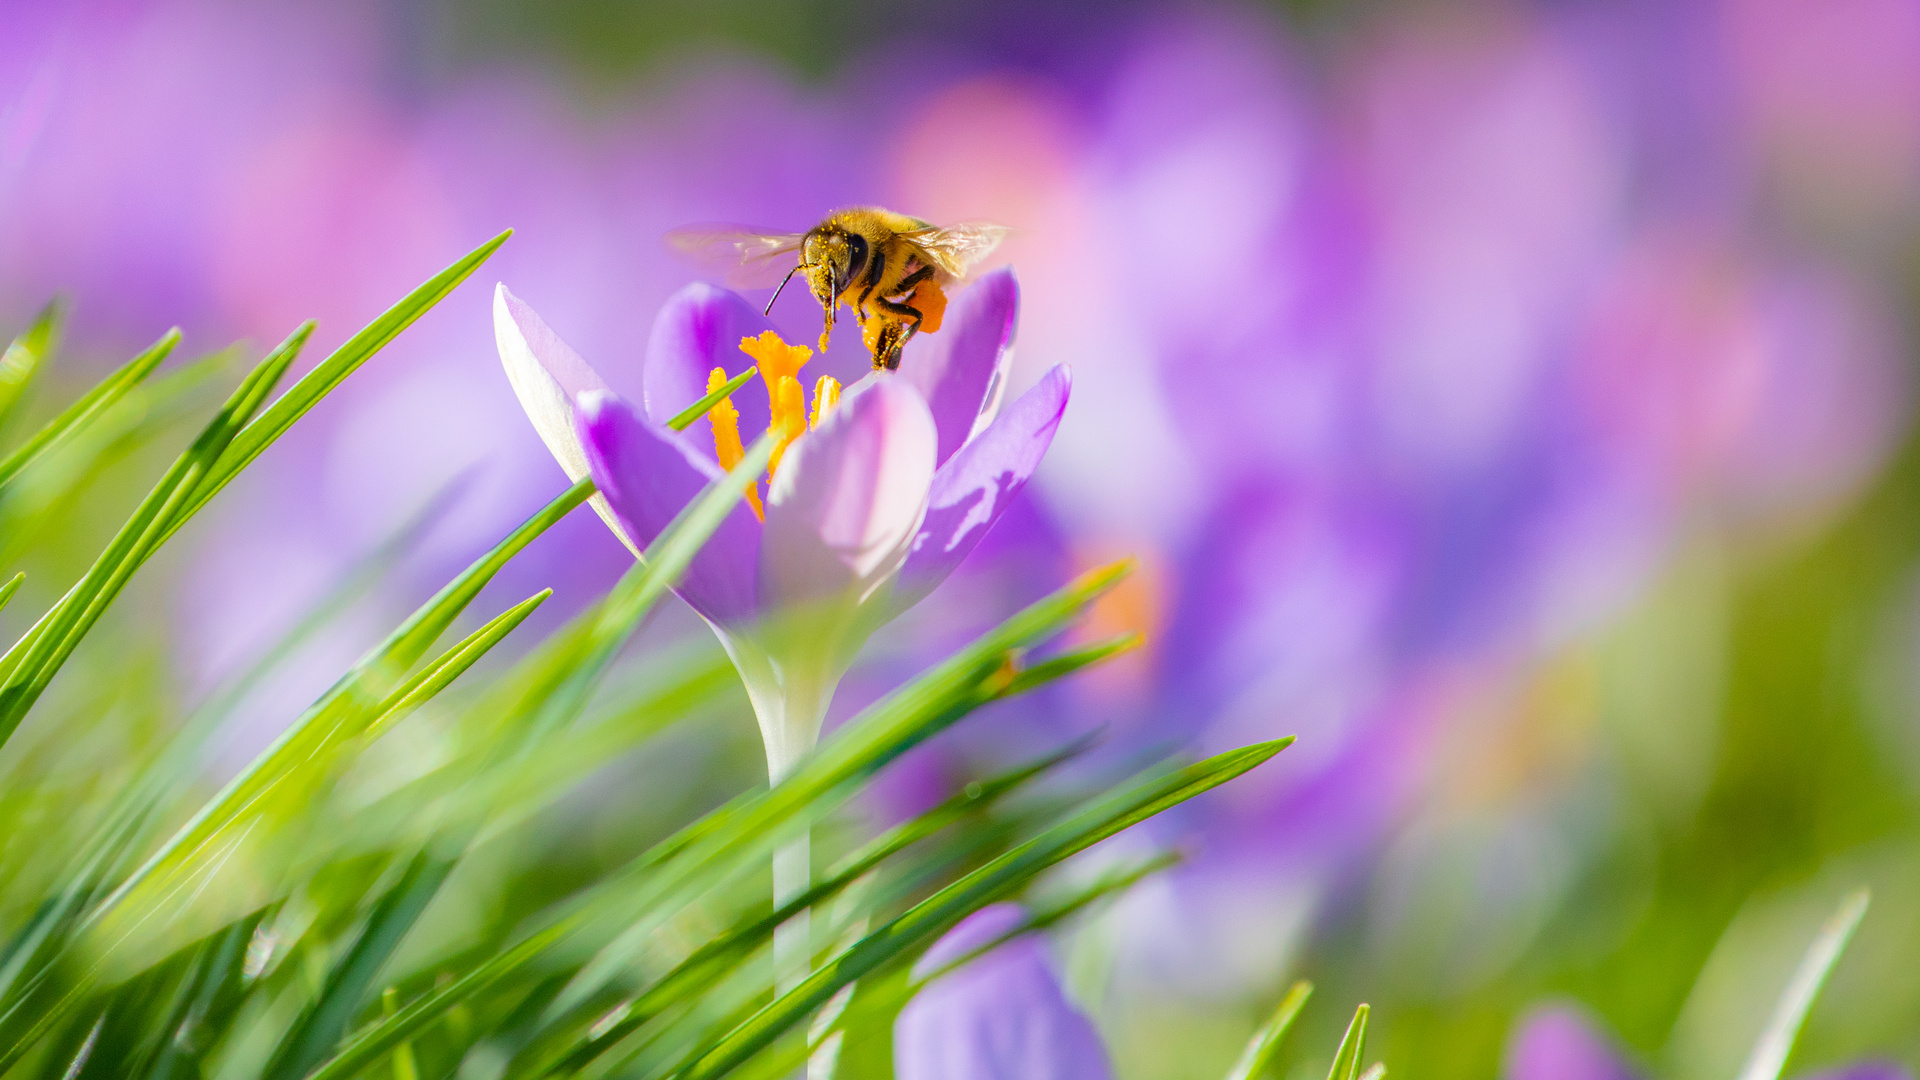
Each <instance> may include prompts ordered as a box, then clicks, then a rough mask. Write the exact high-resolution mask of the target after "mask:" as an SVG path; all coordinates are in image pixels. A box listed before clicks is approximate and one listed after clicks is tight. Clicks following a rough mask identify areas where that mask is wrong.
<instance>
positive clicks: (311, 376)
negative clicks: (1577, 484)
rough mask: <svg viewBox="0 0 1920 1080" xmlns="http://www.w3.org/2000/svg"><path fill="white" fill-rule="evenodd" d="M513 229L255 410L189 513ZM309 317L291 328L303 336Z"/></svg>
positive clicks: (476, 265)
mask: <svg viewBox="0 0 1920 1080" xmlns="http://www.w3.org/2000/svg"><path fill="white" fill-rule="evenodd" d="M512 235H513V230H512V229H508V230H506V231H504V232H502V233H501V234H500V235H498V236H496V237H494V238H493V239H491V240H488V241H487V242H486V243H484V244H481V245H480V246H479V247H477V248H474V249H473V250H472V251H470V252H468V253H467V254H466V255H464V256H462V257H461V258H460V259H459V260H458V261H456V262H455V263H454V264H453V265H452V266H449V267H447V268H446V269H445V270H442V271H440V272H439V273H438V274H435V275H434V276H433V277H431V278H429V279H427V281H426V282H425V283H424V284H422V285H421V286H420V287H419V288H416V289H414V290H413V291H412V292H410V293H408V294H407V295H406V297H405V298H403V299H402V300H401V301H400V302H399V303H397V304H395V305H393V306H392V307H390V308H388V309H387V310H386V311H385V312H384V313H382V314H381V315H380V317H379V318H377V319H375V320H373V322H371V323H368V324H367V326H366V327H365V328H363V329H362V330H361V331H360V332H359V333H357V334H355V335H353V337H351V338H348V339H347V342H346V344H344V345H342V346H340V347H339V348H338V349H335V350H334V351H333V355H331V356H329V357H327V358H326V359H325V360H322V361H321V362H320V363H319V364H318V365H317V366H316V367H315V368H314V369H313V370H312V371H309V372H308V373H307V374H306V375H305V376H304V377H303V378H301V379H300V381H299V382H297V383H295V384H293V386H292V387H290V388H289V389H288V390H287V392H286V393H285V394H283V395H282V396H281V397H280V399H279V400H278V401H275V402H274V403H273V404H272V405H271V406H269V407H268V408H267V409H266V411H265V412H262V413H261V414H260V417H259V419H257V420H255V421H254V422H253V423H251V424H248V425H247V427H246V429H245V430H244V431H242V432H240V434H239V435H238V436H236V437H235V438H234V440H233V447H232V450H231V452H230V453H228V454H227V455H226V456H225V457H223V458H222V459H221V461H220V463H219V465H218V466H217V467H216V468H215V469H214V470H213V472H212V474H211V475H210V476H209V477H208V479H207V483H206V484H205V485H204V487H203V490H202V492H201V493H200V495H199V496H198V497H197V498H196V501H195V502H194V503H192V504H191V505H190V506H189V507H188V508H187V514H188V515H189V516H190V515H191V514H192V513H193V512H194V511H196V510H198V509H199V508H200V507H201V506H202V505H204V504H205V503H206V501H207V500H208V499H211V498H213V497H214V496H215V495H217V494H219V493H220V490H221V489H222V488H224V487H226V486H227V484H229V483H231V482H232V480H233V478H234V477H235V476H238V475H239V474H240V470H242V469H244V468H246V467H247V466H248V465H250V464H252V463H253V459H255V458H257V457H259V456H260V455H261V453H262V452H264V451H265V450H266V449H267V447H269V446H272V445H273V444H274V442H275V441H276V440H278V439H279V438H280V436H282V435H284V434H286V433H287V430H288V429H289V428H291V427H293V425H294V423H295V421H297V420H299V419H300V418H301V417H303V416H305V415H306V414H307V412H308V411H309V410H311V409H312V408H313V407H314V406H315V405H317V404H319V403H320V401H321V399H322V398H325V397H326V396H327V395H328V394H330V393H332V392H333V390H334V388H335V387H337V386H339V385H340V384H341V383H342V382H343V381H345V380H346V378H347V376H349V375H352V374H353V373H354V372H355V371H358V370H359V369H360V365H362V364H364V363H366V362H367V360H368V359H370V358H371V357H372V356H373V354H374V353H377V352H379V351H380V350H381V349H383V348H385V347H386V345H387V344H388V343H389V342H391V341H392V340H393V339H394V338H395V337H398V336H399V334H400V332H401V331H402V330H405V329H406V328H407V327H409V326H412V325H413V323H414V321H415V320H417V319H419V318H420V316H422V315H424V314H426V313H427V311H428V310H429V309H430V308H432V307H433V306H434V305H435V304H438V303H439V302H440V301H441V300H443V299H445V298H446V296H447V294H448V293H451V292H452V291H453V290H454V289H455V288H457V287H458V286H459V285H460V283H461V282H463V281H465V280H466V279H467V277H468V276H469V275H471V274H472V273H473V272H474V271H475V270H477V269H479V268H480V264H481V263H483V262H486V261H487V259H488V258H490V257H491V256H492V255H493V253H494V252H495V251H497V250H499V248H500V245H501V244H504V243H506V242H507V238H508V237H510V236H512ZM311 327H312V324H311V323H308V324H307V325H306V326H303V327H302V328H301V330H298V331H295V333H296V334H300V335H302V336H303V337H304V334H305V332H306V331H309V330H310V329H311Z"/></svg>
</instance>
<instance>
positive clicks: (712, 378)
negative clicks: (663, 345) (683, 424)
mask: <svg viewBox="0 0 1920 1080" xmlns="http://www.w3.org/2000/svg"><path fill="white" fill-rule="evenodd" d="M725 385H727V369H726V368H714V369H713V370H712V371H710V372H708V373H707V393H709V394H711V393H713V392H714V391H716V390H718V389H720V388H721V387H723V386H725ZM707 418H708V419H709V420H711V421H712V423H713V456H714V457H715V458H716V459H717V460H718V461H719V462H720V467H721V468H723V469H732V468H733V467H734V466H735V465H738V464H740V459H741V458H743V457H745V456H746V454H747V451H746V447H744V446H742V445H741V444H740V410H739V409H736V408H734V407H733V397H732V395H728V396H727V397H723V398H721V399H720V400H719V401H718V402H717V403H715V405H714V406H713V408H711V409H709V410H707ZM747 505H748V506H751V507H753V516H754V517H757V518H759V519H760V520H761V521H765V520H767V511H766V508H765V507H763V506H761V505H760V481H758V480H755V481H753V482H752V483H750V484H748V485H747Z"/></svg>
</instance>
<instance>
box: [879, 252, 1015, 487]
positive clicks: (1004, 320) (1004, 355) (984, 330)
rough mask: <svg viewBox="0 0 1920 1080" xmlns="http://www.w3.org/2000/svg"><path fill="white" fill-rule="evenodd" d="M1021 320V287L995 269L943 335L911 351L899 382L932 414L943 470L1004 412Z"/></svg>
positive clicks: (967, 295) (953, 311) (960, 305)
mask: <svg viewBox="0 0 1920 1080" xmlns="http://www.w3.org/2000/svg"><path fill="white" fill-rule="evenodd" d="M1019 319H1020V283H1019V282H1017V281H1015V280H1014V277H1013V270H1012V269H1010V268H1009V269H1001V270H995V271H994V272H993V273H991V274H987V275H986V276H984V277H982V278H981V279H980V280H979V281H977V282H975V283H974V284H973V285H972V287H970V288H968V289H967V290H966V291H965V292H962V293H961V294H960V295H959V296H958V297H957V298H955V299H954V301H953V306H952V307H951V308H949V309H948V310H947V317H946V320H945V324H944V326H943V328H942V330H941V332H939V333H937V334H928V335H924V336H922V337H917V338H915V339H914V340H913V342H912V345H911V346H910V347H909V349H908V352H909V353H910V355H909V356H908V357H907V358H906V361H905V362H904V363H902V364H901V365H900V377H901V378H904V379H906V380H907V381H908V382H909V383H911V384H912V385H913V386H914V387H916V388H917V389H918V390H919V391H920V396H922V397H924V398H926V399H927V408H929V409H931V410H933V423H934V426H935V427H937V428H939V429H940V454H939V457H938V459H937V461H938V463H939V464H940V465H945V464H946V463H947V459H949V458H951V457H953V455H954V453H955V452H956V451H958V450H959V449H960V447H962V446H964V445H965V444H966V441H967V440H968V439H969V438H971V437H972V436H973V435H974V433H975V432H977V431H979V430H981V429H983V428H985V427H986V426H987V425H988V424H990V423H992V422H993V418H994V416H995V415H996V414H997V413H999V411H1000V399H1001V398H1002V397H1003V396H1004V395H1005V394H1006V387H1007V369H1008V368H1009V367H1011V366H1012V365H1013V332H1014V328H1015V327H1016V326H1017V325H1018V323H1019ZM915 346H917V348H916V347H915Z"/></svg>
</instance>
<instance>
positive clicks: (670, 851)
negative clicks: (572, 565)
mask: <svg viewBox="0 0 1920 1080" xmlns="http://www.w3.org/2000/svg"><path fill="white" fill-rule="evenodd" d="M758 445H760V444H756V446H758ZM754 456H755V455H754V453H753V452H752V451H750V452H749V456H748V460H747V461H743V462H742V464H741V465H739V466H737V467H736V468H735V470H734V472H735V475H736V477H750V476H753V475H757V474H758V470H759V468H761V467H762V466H761V465H759V464H756V463H755V461H754V460H753V459H754ZM739 483H740V489H739V490H742V491H744V488H745V481H744V479H742V480H740V481H739ZM1126 572H1127V567H1126V566H1125V565H1124V564H1115V565H1113V566H1108V567H1103V568H1101V569H1098V570H1094V571H1091V572H1089V573H1087V574H1083V575H1081V576H1080V577H1079V578H1077V579H1075V580H1074V581H1073V582H1071V583H1069V584H1068V585H1067V586H1065V587H1064V588H1062V589H1060V590H1058V591H1057V592H1055V593H1054V594H1052V595H1051V596H1048V597H1045V598H1043V599H1041V600H1039V601H1037V602H1035V603H1034V604H1032V605H1030V606H1029V607H1027V608H1026V609H1025V610H1023V611H1021V612H1019V613H1018V614H1016V615H1014V616H1013V617H1012V618H1010V619H1008V620H1007V621H1006V622H1004V623H1002V624H1001V625H1000V626H999V627H997V628H995V629H994V630H992V631H990V632H989V633H987V634H985V635H983V636H982V637H981V638H979V639H978V640H976V641H975V642H974V643H973V644H972V645H970V646H968V647H967V648H965V649H962V650H961V651H960V652H958V653H956V654H954V655H953V656H951V657H948V658H947V659H946V660H945V661H943V662H942V663H941V664H939V665H937V666H935V667H934V668H933V669H932V670H930V671H928V672H925V673H924V674H922V675H921V676H920V677H919V678H917V679H915V680H913V681H912V682H910V683H909V684H908V685H907V686H905V687H903V688H902V689H900V690H899V691H896V692H895V693H893V694H891V695H889V696H888V697H887V698H886V699H884V700H882V701H881V702H879V703H877V704H876V705H874V706H873V707H871V708H870V709H868V710H867V711H866V712H865V713H863V714H862V716H861V717H859V718H857V719H856V720H854V721H853V722H851V723H850V724H848V725H847V726H846V727H845V728H843V729H842V730H841V731H840V732H839V733H837V734H836V736H835V737H834V739H832V740H831V741H829V742H828V743H827V744H826V746H824V747H823V748H822V751H821V752H820V753H818V754H815V755H814V756H813V758H811V759H810V760H809V761H808V762H807V764H805V765H803V766H802V767H801V768H800V769H799V770H798V771H796V772H795V773H794V775H793V776H791V777H789V778H788V779H787V780H786V781H785V782H784V783H782V784H780V786H779V787H777V788H775V789H773V790H772V791H768V792H764V793H762V794H760V795H758V796H756V797H753V798H751V799H747V800H743V801H739V802H736V803H734V804H731V805H729V806H727V807H723V808H722V809H720V810H718V811H715V812H714V813H712V814H709V815H708V816H706V817H704V818H702V819H701V820H700V821H698V822H696V823H694V824H693V825H691V826H689V827H687V828H686V829H683V830H681V831H680V832H679V833H676V834H674V836H672V837H669V838H668V839H667V840H665V841H662V842H661V843H660V844H658V845H656V846H655V847H654V848H652V849H650V850H649V851H647V852H646V853H644V854H642V855H641V856H640V857H639V858H637V859H635V860H634V861H633V862H632V863H630V864H629V865H628V867H627V869H626V870H624V871H622V872H621V873H618V874H615V875H613V876H611V877H609V878H608V879H606V880H605V881H603V882H602V883H601V884H600V885H599V886H598V887H597V888H596V889H595V890H594V891H592V892H591V893H590V894H589V895H588V896H587V897H585V898H583V899H582V900H580V901H578V902H577V903H575V904H573V905H571V906H569V907H568V908H567V909H566V910H565V911H563V912H562V913H561V914H560V915H559V916H557V917H556V918H554V919H553V920H552V921H550V922H548V923H546V924H545V925H544V926H541V927H540V928H538V929H536V930H533V931H531V932H530V933H528V934H527V935H526V936H524V937H522V938H520V939H518V940H517V941H516V942H515V943H514V944H512V945H510V946H508V947H507V948H505V949H503V950H501V951H500V952H498V953H496V954H494V955H493V956H491V957H489V958H487V959H486V960H484V961H483V962H481V963H479V964H478V965H476V966H475V967H473V968H472V969H470V970H469V971H468V972H467V973H466V974H464V975H462V976H461V977H459V978H458V979H456V980H455V981H454V982H453V983H451V984H449V985H447V986H444V987H440V988H437V989H435V990H434V991H433V992H431V993H428V994H426V995H423V996H422V997H420V998H418V999H416V1000H415V1001H413V1002H411V1003H409V1004H408V1005H407V1006H406V1007H405V1008H403V1009H401V1010H400V1011H399V1012H398V1013H396V1014H394V1015H393V1016H392V1017H390V1018H387V1019H383V1020H381V1021H378V1022H376V1023H374V1024H371V1025H369V1026H368V1027H366V1028H364V1029H362V1030H361V1031H360V1032H358V1033H356V1034H355V1035H354V1036H352V1038H350V1039H349V1040H348V1042H347V1043H346V1044H345V1045H344V1046H343V1047H342V1048H341V1049H340V1051H339V1052H338V1053H336V1054H335V1056H334V1057H333V1058H331V1059H330V1060H328V1061H327V1062H326V1063H325V1064H323V1065H321V1066H320V1067H319V1068H318V1069H317V1070H315V1071H314V1073H313V1074H312V1076H311V1077H310V1078H309V1080H344V1078H346V1077H351V1076H353V1075H355V1074H356V1073H358V1072H359V1071H360V1070H361V1069H363V1068H365V1067H367V1066H368V1065H370V1064H372V1063H373V1062H375V1061H378V1060H379V1059H380V1058H381V1056H382V1055H384V1054H386V1053H387V1052H389V1051H390V1050H392V1049H393V1048H394V1047H396V1046H398V1045H399V1044H400V1043H402V1042H405V1041H407V1040H409V1039H412V1038H414V1037H415V1036H416V1035H418V1034H419V1033H420V1032H421V1031H422V1030H424V1029H425V1028H426V1027H427V1026H428V1025H430V1024H432V1023H434V1022H436V1021H437V1020H439V1019H440V1018H441V1017H442V1016H443V1015H445V1014H446V1013H447V1012H448V1010H450V1009H452V1008H454V1007H455V1006H457V1005H459V1004H461V1003H462V1002H464V1001H466V1000H468V999H469V998H471V997H473V996H474V995H476V994H478V993H480V992H481V991H483V990H485V989H487V988H488V987H490V986H493V985H494V984H496V983H498V982H499V981H501V980H503V979H505V978H507V977H508V976H510V975H512V974H514V973H515V972H518V971H521V970H523V969H525V968H526V967H527V966H528V965H531V964H533V963H534V962H536V961H537V960H539V958H540V957H542V956H544V955H546V954H547V953H548V951H550V950H551V949H553V948H555V947H557V946H559V945H560V944H561V943H563V942H566V941H569V940H571V939H573V938H574V937H576V936H577V935H579V934H581V933H582V932H583V930H584V929H585V928H587V927H590V926H593V925H597V924H598V922H599V921H601V920H602V919H611V920H612V921H614V922H616V923H631V924H632V925H633V926H641V927H642V928H644V922H645V920H642V921H641V923H633V920H634V919H635V918H636V917H637V916H638V914H639V913H641V912H645V911H649V910H655V909H660V908H666V907H671V906H672V905H669V904H664V903H662V902H661V901H662V898H663V897H666V896H669V895H670V894H671V893H672V891H673V890H677V889H684V890H689V891H697V890H698V888H699V886H701V885H702V884H706V883H708V882H710V881H712V880H714V879H715V877H716V875H718V874H719V873H720V871H717V870H716V871H713V872H712V873H709V874H707V875H704V876H703V875H702V874H701V873H699V872H698V871H697V870H695V869H689V867H710V866H723V865H724V866H730V867H735V868H737V867H740V866H746V865H755V866H757V865H759V863H760V862H761V861H762V859H763V856H766V855H767V854H768V853H770V852H771V851H772V848H773V846H774V845H775V844H777V843H778V842H779V840H780V839H781V837H782V836H783V835H784V834H783V833H782V832H781V831H780V825H781V823H783V822H786V821H787V820H788V819H790V818H792V817H793V816H794V815H796V814H798V813H800V812H801V811H802V810H804V809H806V808H808V807H809V806H812V805H815V804H819V803H825V802H829V801H831V798H832V797H833V796H834V795H835V794H836V793H842V792H844V793H847V794H850V793H851V789H852V787H853V786H855V785H856V784H857V782H858V781H860V780H863V779H864V778H865V777H867V776H870V775H872V773H874V772H876V771H878V769H880V768H881V767H882V766H884V765H885V764H886V763H887V762H888V761H891V760H893V758H895V757H897V756H898V755H900V754H902V753H905V752H906V751H907V750H908V749H910V748H912V747H913V746H915V745H918V744H919V743H920V742H922V741H924V740H925V739H927V738H930V737H931V736H932V735H934V734H936V733H938V732H939V731H941V730H944V729H945V728H946V727H947V726H950V725H951V724H952V723H953V722H954V721H956V720H957V719H958V718H959V717H960V716H962V715H964V714H965V713H966V712H967V711H969V710H970V709H972V708H973V707H975V706H977V705H978V704H981V703H982V702H985V701H989V700H993V699H994V698H995V697H996V696H997V694H998V692H999V691H1001V690H1003V689H1004V688H1005V685H1006V681H1007V679H1008V678H1010V677H1011V676H1010V675H1004V674H1003V672H1004V671H1005V669H1006V665H1007V662H1008V659H1009V657H1010V656H1011V654H1012V653H1013V651H1014V650H1016V649H1019V648H1023V647H1026V646H1029V645H1032V644H1035V643H1037V642H1040V641H1044V640H1046V639H1047V638H1049V637H1051V636H1053V635H1054V634H1056V633H1058V632H1059V631H1060V630H1061V629H1063V628H1064V627H1065V626H1066V625H1067V624H1068V623H1069V622H1071V621H1072V620H1073V619H1074V618H1075V617H1076V616H1077V615H1078V614H1079V613H1080V612H1081V611H1082V610H1084V609H1085V607H1086V606H1087V605H1088V604H1090V603H1092V602H1093V601H1094V600H1095V599H1097V598H1098V597H1100V596H1101V595H1103V594H1104V593H1106V592H1107V591H1108V590H1109V589H1111V588H1112V587H1113V586H1114V585H1115V584H1117V583H1118V582H1119V580H1120V579H1121V578H1122V577H1124V576H1125V574H1126ZM630 928H631V926H630Z"/></svg>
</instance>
